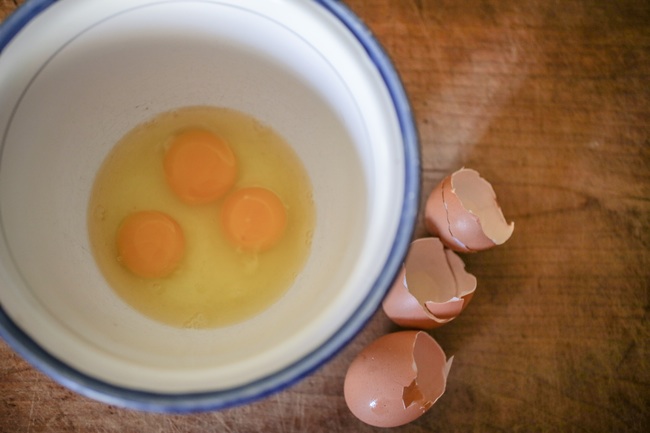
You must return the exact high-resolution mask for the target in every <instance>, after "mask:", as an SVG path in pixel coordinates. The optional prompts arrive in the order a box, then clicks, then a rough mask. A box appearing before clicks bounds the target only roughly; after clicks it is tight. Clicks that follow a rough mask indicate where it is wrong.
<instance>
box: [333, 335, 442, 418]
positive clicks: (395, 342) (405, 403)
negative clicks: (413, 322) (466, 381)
mask: <svg viewBox="0 0 650 433" xmlns="http://www.w3.org/2000/svg"><path fill="white" fill-rule="evenodd" d="M452 359H453V358H450V359H449V361H447V360H446V357H445V353H444V352H443V350H442V348H441V347H440V346H439V345H438V343H437V342H436V341H435V340H434V339H433V338H432V337H431V336H430V335H429V334H427V333H426V332H424V331H401V332H394V333H392V334H387V335H384V336H382V337H380V338H378V339H377V340H375V341H374V342H373V343H371V344H370V345H369V346H367V347H366V348H365V349H364V350H362V351H361V352H360V353H359V355H358V356H357V357H356V358H355V359H354V361H352V364H350V367H349V369H348V372H347V374H346V376H345V383H344V395H345V402H346V403H347V405H348V408H349V409H350V411H351V412H352V413H353V414H354V415H355V416H356V417H357V418H359V419H360V420H361V421H363V422H365V423H366V424H370V425H372V426H375V427H397V426H400V425H404V424H407V423H409V422H411V421H414V420H415V419H417V418H419V417H420V416H422V415H423V414H424V413H425V412H426V411H427V410H429V409H430V408H431V406H433V404H434V403H435V402H436V401H437V400H438V399H439V398H440V396H442V394H443V393H444V392H445V388H446V384H447V376H448V375H449V369H450V368H451V362H452Z"/></svg>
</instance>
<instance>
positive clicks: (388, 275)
mask: <svg viewBox="0 0 650 433" xmlns="http://www.w3.org/2000/svg"><path fill="white" fill-rule="evenodd" d="M57 1H58V0H27V1H26V2H25V3H24V4H23V5H21V6H20V7H19V8H18V9H17V10H16V11H15V12H14V13H13V14H12V15H10V16H9V17H7V19H6V20H5V21H4V22H3V23H2V24H1V25H0V53H1V52H2V51H3V49H4V47H5V46H6V45H7V44H8V43H9V42H10V41H11V39H13V37H14V36H15V35H16V34H17V33H18V32H20V30H21V29H22V28H23V27H24V26H25V25H27V23H29V21H31V20H32V19H33V18H34V17H36V16H37V15H38V14H39V13H41V12H42V11H43V10H45V9H47V8H48V7H49V6H50V5H52V4H53V3H56V2H57ZM312 1H314V2H316V3H317V4H319V5H321V6H322V7H323V8H324V9H325V10H327V11H328V12H329V13H330V14H331V15H333V16H334V17H335V18H337V19H338V20H339V21H340V22H341V23H342V24H343V25H344V26H345V27H347V29H348V30H349V31H350V32H351V33H352V34H353V35H354V37H355V38H356V39H357V40H358V42H359V43H361V45H362V46H363V47H364V49H365V51H366V53H367V54H368V57H369V58H370V60H371V61H372V62H373V63H374V64H375V67H376V68H377V70H378V72H379V73H380V74H381V76H382V78H383V80H384V83H385V85H386V87H387V89H388V92H389V94H390V97H391V99H392V102H393V105H394V108H395V111H396V113H397V117H398V121H399V124H400V128H401V134H402V139H403V143H404V157H405V161H404V162H405V179H404V202H403V205H402V212H401V216H400V222H399V227H398V230H397V233H396V236H395V240H394V242H393V245H392V246H391V250H390V253H389V256H388V258H387V260H386V263H385V264H384V267H383V269H382V272H381V273H380V275H379V276H378V278H377V280H376V281H375V282H374V284H373V285H372V288H371V290H370V292H369V294H368V296H367V297H366V299H365V301H364V302H363V303H362V304H361V306H360V307H359V308H358V309H357V310H356V311H355V313H354V314H353V315H352V316H351V317H350V319H348V321H347V322H346V323H345V324H344V325H343V326H342V327H341V329H340V330H339V331H338V332H337V333H336V334H335V335H334V336H332V337H331V338H330V339H329V340H327V341H326V342H325V343H323V344H322V345H321V346H320V347H319V348H317V349H315V350H314V351H313V352H311V353H309V354H307V355H306V356H304V357H303V358H302V359H300V360H298V361H296V362H295V363H294V364H292V365H289V366H287V367H285V368H284V369H282V370H280V371H278V372H276V373H274V374H272V375H270V376H268V377H265V378H262V379H259V380H256V381H254V382H251V383H248V384H245V385H241V386H238V387H235V388H230V389H225V390H219V391H212V392H197V393H182V394H165V393H157V392H147V391H140V390H133V389H128V388H124V387H120V386H116V385H112V384H110V383H107V382H104V381H101V380H98V379H96V378H94V377H91V376H88V375H86V374H84V373H82V372H79V371H77V370H76V369H74V368H72V367H70V366H69V365H67V364H65V363H63V362H61V361H60V360H59V359H58V358H56V357H54V356H52V355H51V354H50V353H48V352H47V351H45V350H44V349H43V348H42V347H41V346H40V345H38V344H37V343H36V342H35V341H34V340H33V339H32V338H31V337H30V336H28V335H27V334H26V333H25V332H24V331H22V330H21V329H20V328H19V327H18V326H17V325H16V324H15V323H14V322H13V320H11V318H10V317H9V316H8V315H7V313H6V312H5V311H4V309H3V308H2V305H1V304H0V336H1V337H2V338H3V339H4V340H5V341H6V342H7V343H8V344H9V345H10V346H11V347H12V348H13V349H14V350H15V351H16V352H17V353H19V354H20V355H21V356H22V357H23V358H24V359H26V360H27V361H28V362H29V363H31V364H32V365H33V366H34V367H36V368H37V369H39V370H41V371H42V372H43V373H45V374H47V375H48V376H50V377H51V378H52V379H54V380H55V381H57V382H58V383H60V384H61V385H63V386H65V387H67V388H69V389H71V390H72V391H75V392H77V393H79V394H81V395H84V396H86V397H90V398H93V399H95V400H98V401H102V402H104V403H107V404H112V405H116V406H121V407H127V408H131V409H137V410H144V411H150V412H164V413H188V412H199V411H207V410H219V409H225V408H228V407H233V406H238V405H242V404H247V403H251V402H253V401H257V400H260V399H262V398H264V397H267V396H268V395H270V394H273V393H275V392H278V391H281V390H283V389H285V388H287V387H289V386H291V385H293V384H295V383H296V382H298V381H300V380H302V379H303V378H304V377H306V376H307V375H309V374H311V373H312V372H314V371H315V370H316V369H318V368H319V367H321V366H322V365H323V364H325V363H326V362H327V361H329V360H330V359H331V358H333V357H334V356H335V355H336V354H337V353H339V351H340V350H341V349H343V348H344V347H345V346H346V345H347V344H348V343H349V342H350V341H351V340H352V339H353V338H354V337H355V336H356V335H357V334H358V333H359V332H360V331H361V330H362V329H363V328H364V327H365V325H366V324H367V322H368V321H369V320H370V319H371V318H372V316H373V315H374V313H375V312H376V311H377V309H378V308H379V305H380V304H381V301H382V300H383V298H384V296H385V295H386V293H387V291H388V289H389V288H390V286H391V284H392V282H393V280H394V278H395V276H396V275H397V272H398V271H399V269H400V267H401V264H402V262H403V259H404V257H405V255H406V253H407V251H408V247H409V245H410V242H411V236H412V234H413V230H414V227H415V222H416V219H417V213H418V210H419V197H420V150H419V139H418V135H417V130H416V126H415V122H414V118H413V114H412V111H411V106H410V103H409V100H408V97H407V95H406V92H405V90H404V87H403V85H402V82H401V80H400V77H399V75H398V73H397V71H396V70H395V68H394V67H393V64H392V62H391V60H390V58H389V57H388V55H387V54H386V52H385V51H384V49H383V48H382V47H381V45H380V44H379V42H378V41H377V40H376V39H375V37H374V36H373V35H372V33H371V32H370V30H369V29H368V27H366V25H365V24H364V23H363V22H362V21H361V20H360V19H359V18H358V17H357V16H356V15H355V14H354V12H352V11H351V10H350V9H349V8H348V7H347V6H346V5H344V4H343V3H342V2H341V1H340V0H312Z"/></svg>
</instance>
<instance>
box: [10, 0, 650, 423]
mask: <svg viewBox="0 0 650 433" xmlns="http://www.w3.org/2000/svg"><path fill="white" fill-rule="evenodd" d="M16 3H20V1H18V2H14V1H10V0H0V17H5V16H6V15H7V14H8V13H9V12H10V11H12V10H13V9H14V8H15V4H16ZM346 3H347V4H348V5H349V6H350V8H351V9H352V10H354V11H355V12H356V13H357V14H358V15H359V16H360V17H361V18H362V19H363V20H364V21H365V22H366V23H367V25H368V26H369V27H370V28H371V29H372V31H373V32H374V33H375V35H376V36H377V38H378V39H379V41H380V42H381V43H382V44H383V46H384V47H385V49H386V51H387V52H388V53H389V54H390V56H391V57H392V59H393V61H394V63H395V66H396V68H397V69H398V70H399V72H400V74H401V76H402V78H403V81H404V84H405V86H406V88H407V91H408V93H409V95H410V98H411V102H412V106H413V109H414V112H415V115H416V119H417V125H418V129H419V132H420V138H421V147H422V158H423V175H424V179H423V196H425V195H426V194H427V193H428V192H429V191H430V190H431V189H432V188H433V186H434V185H435V184H436V182H438V181H439V180H440V179H441V178H442V177H443V176H444V175H445V174H447V173H449V172H451V171H453V170H455V169H457V168H459V167H461V166H467V167H471V168H474V169H476V170H478V171H479V172H480V173H481V174H482V175H483V176H484V177H485V178H487V179H488V180H490V182H491V183H492V184H493V186H494V188H495V190H496V192H497V195H498V197H499V201H500V204H501V206H502V208H503V210H504V213H505V215H506V217H507V218H509V219H512V220H514V221H515V224H516V228H515V233H514V235H513V237H512V239H511V240H509V241H508V242H507V243H506V244H505V245H503V246H501V247H498V248H495V249H493V250H491V251H487V252H483V253H478V254H474V255H465V256H463V258H464V260H465V262H466V264H467V268H468V270H469V271H470V272H472V273H474V274H475V275H476V276H477V278H478V282H479V286H478V289H477V292H476V296H475V297H474V299H473V301H472V303H471V304H470V306H469V307H468V309H467V310H466V311H465V312H464V314H463V315H462V316H461V317H459V318H458V319H457V320H455V321H454V322H452V323H450V324H448V325H446V326H444V327H442V328H440V329H438V330H435V331H433V332H432V335H433V336H434V337H435V338H436V339H437V340H438V341H439V343H440V344H441V346H442V347H443V348H444V349H445V351H446V352H447V354H448V355H454V356H455V360H454V365H453V368H452V370H451V374H450V377H449V383H448V389H447V392H446V394H445V395H444V396H443V397H442V398H441V399H440V401H439V402H438V403H437V404H436V405H435V406H434V407H433V408H432V409H431V410H430V412H429V413H427V414H426V415H425V416H423V417H422V418H420V419H419V420H417V421H416V422H414V423H412V424H410V425H408V426H405V427H401V428H397V429H395V430H396V431H400V432H425V431H426V432H448V431H459V432H500V431H503V432H506V431H507V432H517V431H526V432H560V431H561V432H573V431H575V432H613V431H617V432H618V431H621V432H622V431H625V432H642V431H643V432H645V431H646V430H647V428H648V427H650V365H649V359H650V344H649V342H650V326H649V321H648V312H649V301H650V299H649V298H650V294H649V288H650V252H649V251H650V85H649V83H650V3H649V2H647V1H646V0H617V1H615V2H610V1H604V0H564V1H561V2H560V1H543V0H465V1H463V2H458V1H452V0H400V1H394V0H393V1H391V0H349V1H347V2H346ZM425 235H426V233H425V231H424V228H423V225H422V223H421V221H420V224H419V225H418V228H417V230H416V234H415V236H416V237H422V236H425ZM395 329H397V328H396V327H395V326H393V325H391V324H390V322H389V321H388V320H387V319H386V317H385V316H384V315H383V313H382V312H377V314H376V315H375V317H374V318H373V320H372V321H371V322H370V323H369V325H368V326H367V328H366V329H365V330H364V331H363V332H362V333H361V334H360V335H359V336H358V337H357V338H356V339H355V340H354V341H353V342H352V343H351V344H350V345H349V346H348V347H347V348H346V349H345V350H343V351H342V353H340V354H339V355H338V356H337V357H336V358H335V359H333V360H332V361H331V362H330V363H329V364H327V365H326V366H324V367H323V368H321V369H320V370H319V371H317V372H316V373H315V374H313V375H312V376H310V377H308V378H306V379H305V380H303V381H302V382H300V383H298V384H297V385H295V386H293V387H291V388H290V389H288V390H286V391H284V392H281V393H279V394H276V395H273V396H271V397H269V398H267V399H265V400H263V401H260V402H257V403H254V404H250V405H247V406H244V407H238V408H234V409H231V410H226V411H223V412H214V413H203V414H195V415H186V416H169V415H159V414H148V413H139V412H134V411H129V410H124V409H120V408H116V407H112V406H107V405H104V404H101V403H97V402H94V401H91V400H89V399H86V398H84V397H80V396H78V395H76V394H74V393H72V392H70V391H68V390H66V389H65V388H62V387H61V386H59V385H58V384H56V383H54V382H52V381H51V380H50V379H49V378H47V377H45V376H44V375H43V374H41V373H40V372H38V371H36V370H34V369H33V368H32V367H31V366H29V365H28V364H27V363H26V362H25V361H23V360H21V359H20V358H19V357H18V356H17V355H15V354H14V353H13V352H12V350H11V349H10V348H9V347H8V346H6V344H4V343H2V342H0V432H8V433H9V432H11V433H14V432H157V431H165V432H209V431H215V432H216V431H219V432H257V431H264V432H313V433H316V432H351V431H354V432H371V431H379V430H376V429H373V428H371V427H368V426H366V425H364V424H362V423H360V422H359V421H357V420H356V419H355V418H354V417H353V416H352V415H351V414H350V413H349V412H348V410H347V408H346V406H345V402H344V400H343V397H342V384H343V377H344V375H345V372H346V369H347V366H348V365H349V363H350V362H351V360H352V359H353V358H354V356H355V355H356V354H357V353H358V352H359V351H360V350H361V349H362V348H363V347H364V346H365V345H366V344H368V343H369V342H371V341H372V340H374V339H375V338H377V337H378V336H380V335H382V334H384V333H386V332H390V331H393V330H395Z"/></svg>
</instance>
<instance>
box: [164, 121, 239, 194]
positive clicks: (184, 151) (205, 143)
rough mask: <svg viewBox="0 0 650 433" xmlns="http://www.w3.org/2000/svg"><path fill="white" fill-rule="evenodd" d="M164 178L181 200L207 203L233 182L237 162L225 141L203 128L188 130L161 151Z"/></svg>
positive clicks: (223, 191) (225, 191)
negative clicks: (164, 150) (163, 153)
mask: <svg viewBox="0 0 650 433" xmlns="http://www.w3.org/2000/svg"><path fill="white" fill-rule="evenodd" d="M164 166H165V177H166V179H167V183H168V184H169V186H170V188H171V189H172V190H173V191H174V192H175V193H176V195H177V196H178V197H179V198H180V199H181V200H182V201H184V202H185V203H189V204H204V203H210V202H212V201H214V200H216V199H218V198H220V197H222V196H223V195H225V194H226V193H227V192H228V191H229V190H230V189H231V188H232V187H233V185H234V184H235V180H236V178H237V161H236V159H235V154H234V153H233V151H232V149H230V147H229V146H228V144H227V143H226V142H225V141H224V140H223V139H222V138H220V137H218V136H217V135H215V134H213V133H211V132H209V131H206V130H204V129H190V130H187V131H183V132H181V133H180V134H177V135H176V136H174V137H173V139H172V142H171V145H170V147H169V149H168V150H167V152H166V154H165V161H164Z"/></svg>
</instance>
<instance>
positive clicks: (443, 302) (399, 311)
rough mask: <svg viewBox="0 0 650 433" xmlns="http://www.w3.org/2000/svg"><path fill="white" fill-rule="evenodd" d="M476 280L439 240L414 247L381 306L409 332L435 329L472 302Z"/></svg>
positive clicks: (413, 244) (422, 240) (450, 319)
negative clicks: (409, 330)
mask: <svg viewBox="0 0 650 433" xmlns="http://www.w3.org/2000/svg"><path fill="white" fill-rule="evenodd" d="M475 290H476V277H474V275H472V274H470V273H468V272H467V271H465V264H464V263H463V261H462V260H461V258H460V257H458V255H456V254H455V253H454V252H453V251H451V250H449V249H447V248H445V247H444V245H443V244H442V242H440V240H439V239H438V238H423V239H418V240H416V241H414V242H412V243H411V246H410V249H409V252H408V255H407V256H406V261H405V262H404V265H403V266H402V271H401V273H400V275H399V276H398V277H397V279H396V280H395V283H394V284H393V287H392V288H391V290H390V291H389V292H388V295H387V296H386V298H385V299H384V302H383V303H382V307H383V309H384V312H385V313H386V315H387V316H388V317H389V318H390V319H391V320H392V321H393V322H395V323H396V324H398V325H400V326H404V327H407V328H418V329H433V328H437V327H439V326H442V325H443V324H445V323H447V322H450V321H452V320H453V319H455V318H456V317H457V316H458V315H459V314H460V313H461V312H462V311H463V310H464V309H465V307H467V304H468V303H469V301H470V300H471V299H472V296H473V295H474V291H475Z"/></svg>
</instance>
